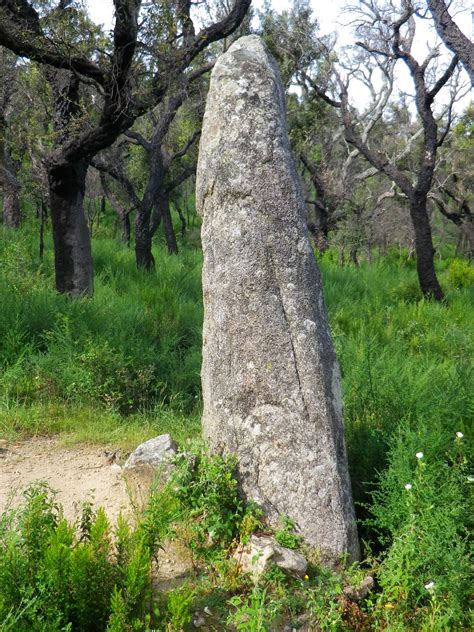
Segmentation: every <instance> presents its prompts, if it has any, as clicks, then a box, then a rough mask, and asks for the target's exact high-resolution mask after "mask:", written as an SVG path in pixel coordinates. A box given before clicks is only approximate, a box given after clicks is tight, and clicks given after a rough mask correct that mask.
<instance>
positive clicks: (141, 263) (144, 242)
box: [135, 210, 155, 271]
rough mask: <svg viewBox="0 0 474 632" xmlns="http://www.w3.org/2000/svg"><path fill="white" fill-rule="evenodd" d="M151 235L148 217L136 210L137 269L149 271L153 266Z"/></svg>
mask: <svg viewBox="0 0 474 632" xmlns="http://www.w3.org/2000/svg"><path fill="white" fill-rule="evenodd" d="M152 240H153V235H152V234H151V231H150V216H149V214H148V213H146V212H142V213H140V211H139V210H137V216H136V218H135V260H136V263H137V267H138V268H142V269H143V270H146V271H150V270H152V269H153V267H154V265H155V258H154V257H153V253H152V251H151V248H152Z"/></svg>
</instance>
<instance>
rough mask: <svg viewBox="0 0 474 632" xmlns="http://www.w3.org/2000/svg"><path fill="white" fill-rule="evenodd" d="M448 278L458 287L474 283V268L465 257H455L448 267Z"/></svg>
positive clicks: (469, 285) (470, 285)
mask: <svg viewBox="0 0 474 632" xmlns="http://www.w3.org/2000/svg"><path fill="white" fill-rule="evenodd" d="M448 280H449V282H450V283H451V284H452V285H453V286H454V287H457V288H462V287H472V286H473V285H474V268H473V267H472V265H471V264H470V263H469V262H468V261H465V260H464V259H453V261H451V263H450V264H449V267H448Z"/></svg>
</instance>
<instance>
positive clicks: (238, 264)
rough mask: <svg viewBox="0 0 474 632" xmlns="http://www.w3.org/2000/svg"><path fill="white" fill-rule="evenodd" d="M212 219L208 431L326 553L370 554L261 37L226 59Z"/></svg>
mask: <svg viewBox="0 0 474 632" xmlns="http://www.w3.org/2000/svg"><path fill="white" fill-rule="evenodd" d="M196 201H197V207H198V211H199V212H200V214H201V215H202V217H203V227H202V243H203V250H204V270H203V292H204V308H205V319H204V332H203V335H204V341H203V367H202V383H203V397H204V413H203V429H204V434H205V437H206V439H207V441H208V444H209V446H210V448H211V450H213V451H215V452H235V453H236V454H237V457H238V472H239V478H240V483H241V488H242V491H243V493H244V495H245V496H246V497H247V499H253V500H255V501H256V502H258V503H259V504H260V505H261V506H262V508H263V509H264V511H265V513H266V515H267V517H268V519H269V520H270V521H271V522H272V523H277V522H278V519H279V517H280V516H281V515H287V516H290V517H291V519H292V520H293V521H294V522H295V523H296V526H297V528H298V530H299V531H300V533H301V534H302V535H303V537H304V538H305V540H306V541H307V542H308V543H309V544H311V545H314V546H316V547H317V548H318V549H319V550H320V552H321V554H322V555H323V556H326V557H327V559H328V561H335V560H336V559H337V558H339V556H341V555H342V554H344V553H348V555H349V559H355V558H357V557H358V556H359V545H358V540H357V531H356V526H355V517H354V508H353V503H352V496H351V488H350V481H349V475H348V470H347V457H346V449H345V444H344V432H343V422H342V401H341V392H340V376H339V368H338V365H337V361H336V358H335V354H334V350H333V345H332V342H331V338H330V334H329V328H328V322H327V316H326V309H325V306H324V301H323V295H322V290H321V281H320V276H319V271H318V269H317V266H316V263H315V260H314V256H313V253H312V250H311V247H310V243H309V240H308V236H307V230H306V218H305V215H306V212H305V205H304V198H303V194H302V190H301V185H300V182H299V178H298V174H297V172H296V167H295V164H294V160H293V157H292V154H291V150H290V146H289V142H288V137H287V131H286V124H285V109H284V96H283V88H282V85H281V81H280V78H279V75H278V70H277V68H276V65H275V62H274V61H273V59H272V58H271V56H270V54H269V53H268V51H267V49H266V47H265V45H264V44H263V43H262V41H261V39H260V38H259V37H257V36H248V37H243V38H241V39H239V40H237V42H235V43H234V44H233V45H232V46H231V47H230V49H229V50H228V51H227V52H226V53H225V54H224V55H222V56H221V57H220V58H219V60H218V61H217V63H216V65H215V68H214V70H213V73H212V78H211V86H210V91H209V96H208V99H207V106H206V114H205V117H204V125H203V130H202V136H201V143H200V152H199V163H198V171H197V183H196Z"/></svg>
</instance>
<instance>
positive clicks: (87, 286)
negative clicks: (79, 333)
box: [48, 161, 93, 297]
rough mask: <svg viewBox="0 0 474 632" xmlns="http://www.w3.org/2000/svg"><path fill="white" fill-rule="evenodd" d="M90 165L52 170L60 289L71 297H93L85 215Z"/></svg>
mask: <svg viewBox="0 0 474 632" xmlns="http://www.w3.org/2000/svg"><path fill="white" fill-rule="evenodd" d="M87 167H88V164H87V162H86V161H78V162H77V163H75V164H66V165H61V166H59V167H57V166H54V165H53V166H50V167H49V169H48V181H49V195H50V203H51V223H52V227H53V241H54V263H55V272H56V288H57V290H58V292H61V293H66V294H69V295H70V296H74V297H77V296H92V293H93V268H92V249H91V240H90V233H89V228H88V226H87V222H86V217H85V214H84V194H85V189H86V174H87Z"/></svg>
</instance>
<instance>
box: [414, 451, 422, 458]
mask: <svg viewBox="0 0 474 632" xmlns="http://www.w3.org/2000/svg"><path fill="white" fill-rule="evenodd" d="M415 456H416V458H417V459H422V458H423V452H417V453H416V454H415Z"/></svg>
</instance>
